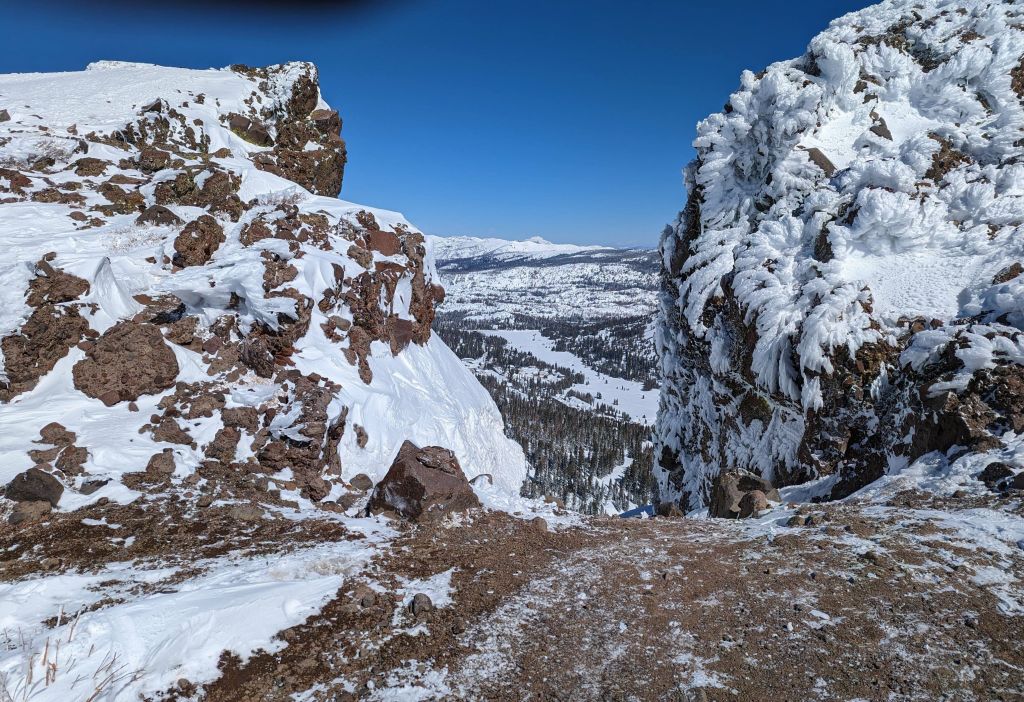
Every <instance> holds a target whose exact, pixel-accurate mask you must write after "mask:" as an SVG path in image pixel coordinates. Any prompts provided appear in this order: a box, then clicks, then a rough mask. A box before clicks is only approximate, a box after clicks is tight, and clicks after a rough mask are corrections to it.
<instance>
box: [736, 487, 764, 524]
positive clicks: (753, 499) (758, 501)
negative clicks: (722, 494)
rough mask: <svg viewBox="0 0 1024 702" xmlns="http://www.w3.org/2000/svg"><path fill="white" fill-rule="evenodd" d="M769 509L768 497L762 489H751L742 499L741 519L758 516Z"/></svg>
mask: <svg viewBox="0 0 1024 702" xmlns="http://www.w3.org/2000/svg"><path fill="white" fill-rule="evenodd" d="M766 509H768V498H767V497H765V494H764V493H763V492H761V491H760V490H751V491H750V492H748V493H746V494H745V495H744V496H743V498H742V499H741V500H740V519H746V518H747V517H756V516H757V515H758V513H760V512H763V511H764V510H766Z"/></svg>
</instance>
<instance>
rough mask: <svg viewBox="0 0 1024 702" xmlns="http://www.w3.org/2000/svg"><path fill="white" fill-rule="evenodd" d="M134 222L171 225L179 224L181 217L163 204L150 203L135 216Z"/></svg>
mask: <svg viewBox="0 0 1024 702" xmlns="http://www.w3.org/2000/svg"><path fill="white" fill-rule="evenodd" d="M135 223H136V224H157V225H173V224H181V218H180V217H178V215H176V214H174V213H173V212H171V211H170V210H169V209H167V208H166V207H164V206H163V205H151V206H150V207H147V208H146V209H145V211H144V212H143V213H142V214H140V215H139V216H138V217H136V218H135Z"/></svg>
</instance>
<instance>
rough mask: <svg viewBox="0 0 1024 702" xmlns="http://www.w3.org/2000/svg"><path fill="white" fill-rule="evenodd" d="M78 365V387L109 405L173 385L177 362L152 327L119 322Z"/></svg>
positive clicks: (176, 373)
mask: <svg viewBox="0 0 1024 702" xmlns="http://www.w3.org/2000/svg"><path fill="white" fill-rule="evenodd" d="M85 355H86V357H85V358H84V359H82V360H81V361H79V362H78V363H76V364H75V366H74V368H73V369H72V376H73V378H74V382H75V388H77V389H78V390H81V391H82V392H83V393H85V394H86V395H88V396H89V397H95V398H98V399H100V400H102V401H103V404H105V405H107V406H110V405H114V404H117V403H118V402H123V401H125V400H137V399H138V398H139V396H140V395H150V394H153V393H157V392H160V391H162V390H166V389H167V388H169V387H172V386H173V385H174V381H175V379H176V377H177V375H178V361H177V360H176V359H175V357H174V352H173V351H171V349H170V347H168V346H167V344H166V343H165V342H164V337H163V335H162V334H161V333H160V328H159V327H156V326H153V325H152V324H139V323H136V322H130V321H124V322H118V323H117V324H115V325H114V326H113V327H111V328H110V329H108V330H107V331H106V332H104V333H103V335H102V336H100V338H99V339H97V341H96V344H95V345H94V346H93V347H92V348H90V349H89V350H88V351H86V354H85Z"/></svg>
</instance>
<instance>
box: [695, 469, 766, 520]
mask: <svg viewBox="0 0 1024 702" xmlns="http://www.w3.org/2000/svg"><path fill="white" fill-rule="evenodd" d="M751 493H760V494H759V495H758V494H755V495H753V496H752V497H751V498H750V499H748V500H747V502H746V503H744V498H745V497H747V496H748V495H749V494H751ZM768 500H771V501H772V502H781V501H782V497H781V496H780V495H779V491H778V490H776V489H775V487H774V486H773V485H772V484H771V483H770V482H768V481H767V480H765V479H764V478H762V477H760V476H758V475H754V474H752V473H741V472H735V471H733V472H727V473H719V474H718V476H717V477H715V479H714V482H713V483H712V486H711V502H710V503H709V505H708V515H709V516H712V517H718V518H721V519H736V518H737V517H750V516H754V515H755V514H756V512H757V511H760V510H762V509H766V508H767V501H768ZM744 508H746V509H744Z"/></svg>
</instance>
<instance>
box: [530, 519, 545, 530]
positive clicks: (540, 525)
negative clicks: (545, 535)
mask: <svg viewBox="0 0 1024 702" xmlns="http://www.w3.org/2000/svg"><path fill="white" fill-rule="evenodd" d="M530 526H531V527H533V530H534V531H542V532H545V531H547V530H548V523H547V521H545V519H544V517H534V518H533V519H531V520H530Z"/></svg>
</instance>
